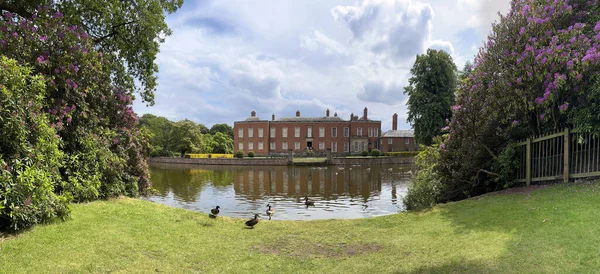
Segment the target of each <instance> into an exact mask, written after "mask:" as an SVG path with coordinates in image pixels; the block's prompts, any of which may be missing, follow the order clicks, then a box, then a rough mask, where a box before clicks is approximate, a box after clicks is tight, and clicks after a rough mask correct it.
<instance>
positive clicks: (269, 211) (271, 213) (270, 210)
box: [267, 204, 275, 220]
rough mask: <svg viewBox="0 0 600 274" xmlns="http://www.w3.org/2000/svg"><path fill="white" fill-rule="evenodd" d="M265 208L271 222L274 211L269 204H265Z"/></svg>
mask: <svg viewBox="0 0 600 274" xmlns="http://www.w3.org/2000/svg"><path fill="white" fill-rule="evenodd" d="M267 207H268V209H267V216H269V220H271V216H273V214H275V209H274V208H273V207H272V206H271V205H270V204H267Z"/></svg>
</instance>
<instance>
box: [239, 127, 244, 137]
mask: <svg viewBox="0 0 600 274" xmlns="http://www.w3.org/2000/svg"><path fill="white" fill-rule="evenodd" d="M238 137H239V138H244V129H243V128H240V129H238Z"/></svg>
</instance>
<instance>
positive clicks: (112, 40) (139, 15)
mask: <svg viewBox="0 0 600 274" xmlns="http://www.w3.org/2000/svg"><path fill="white" fill-rule="evenodd" d="M3 2H5V3H3V4H2V5H1V7H0V9H2V10H6V11H10V12H12V13H16V14H18V15H20V16H21V17H22V18H31V17H32V15H33V14H35V13H36V12H37V11H36V9H38V7H40V6H44V7H47V8H49V9H51V10H58V11H60V12H61V13H62V14H63V15H64V16H63V17H62V21H63V23H64V24H65V25H67V26H72V25H74V26H80V27H82V28H83V29H84V30H85V31H86V33H87V35H89V36H91V37H90V38H91V39H90V41H91V42H93V48H95V49H97V50H98V51H99V52H102V53H104V56H105V58H106V59H107V60H108V61H109V64H108V65H109V69H110V70H111V71H112V74H113V75H115V76H116V77H115V81H116V84H117V85H119V86H121V87H123V88H124V89H126V90H134V89H135V88H136V84H135V81H134V79H135V80H137V81H138V82H137V85H138V86H139V87H140V88H139V92H140V95H141V96H142V99H143V101H144V102H148V103H150V104H151V105H152V104H154V90H155V89H156V85H157V83H156V73H157V72H158V66H157V65H156V64H155V63H154V61H155V59H156V55H157V54H158V51H159V46H160V43H162V42H164V39H165V37H166V36H168V35H170V34H171V30H170V29H169V27H168V26H167V23H166V22H165V16H166V15H167V14H169V13H173V12H175V11H176V10H177V9H178V8H179V7H181V5H182V4H183V1H172V0H145V1H141V0H133V1H129V2H130V4H125V3H123V2H122V1H120V0H107V1H88V0H70V1H48V0H26V1H23V0H6V1H3ZM36 57H37V56H36Z"/></svg>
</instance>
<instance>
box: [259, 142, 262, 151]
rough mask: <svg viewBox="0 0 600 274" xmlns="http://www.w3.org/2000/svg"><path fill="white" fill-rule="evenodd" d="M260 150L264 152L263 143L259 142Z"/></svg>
mask: <svg viewBox="0 0 600 274" xmlns="http://www.w3.org/2000/svg"><path fill="white" fill-rule="evenodd" d="M258 150H263V142H258Z"/></svg>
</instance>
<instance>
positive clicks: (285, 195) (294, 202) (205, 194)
mask: <svg viewBox="0 0 600 274" xmlns="http://www.w3.org/2000/svg"><path fill="white" fill-rule="evenodd" d="M411 172H414V166H413V165H390V166H387V165H383V166H345V167H338V166H330V167H288V166H275V167H273V166H255V167H246V166H197V165H181V164H151V165H150V174H151V181H152V187H153V188H155V189H156V190H157V193H156V194H154V195H153V196H151V197H148V199H149V200H151V201H154V202H157V203H161V204H166V205H170V206H175V207H181V208H186V209H191V210H195V211H200V212H206V213H208V212H210V209H211V208H214V207H215V206H217V205H218V206H220V207H221V213H220V214H219V215H224V216H230V217H240V218H250V217H252V215H253V214H254V213H259V214H261V218H263V219H268V217H267V216H266V214H265V211H266V206H267V204H271V206H273V208H274V209H275V214H274V215H273V220H311V219H352V218H365V217H373V216H381V215H387V214H392V213H396V212H399V211H403V210H404V205H403V204H402V197H403V196H404V195H405V194H406V191H407V188H408V186H409V184H410V176H411V175H410V173H411ZM305 197H308V198H309V200H310V201H313V202H314V203H315V205H314V206H309V207H307V206H305V204H304V198H305Z"/></svg>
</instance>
